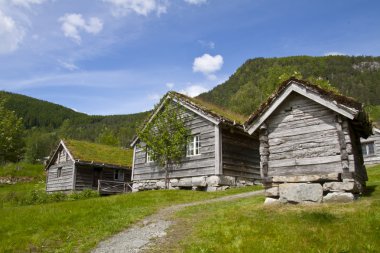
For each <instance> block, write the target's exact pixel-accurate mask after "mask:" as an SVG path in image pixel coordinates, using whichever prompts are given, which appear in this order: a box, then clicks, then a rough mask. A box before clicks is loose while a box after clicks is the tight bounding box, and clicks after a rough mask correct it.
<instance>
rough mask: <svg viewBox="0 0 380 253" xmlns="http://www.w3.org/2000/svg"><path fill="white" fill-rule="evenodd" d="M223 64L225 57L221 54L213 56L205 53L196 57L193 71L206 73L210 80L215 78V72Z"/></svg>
mask: <svg viewBox="0 0 380 253" xmlns="http://www.w3.org/2000/svg"><path fill="white" fill-rule="evenodd" d="M222 66H223V57H222V56H221V55H215V56H211V55H209V54H204V55H202V56H200V57H197V58H195V59H194V62H193V71H194V72H201V73H203V74H204V75H206V76H207V77H208V78H209V79H210V80H215V79H216V76H215V75H214V73H215V72H216V71H218V70H220V69H221V68H222Z"/></svg>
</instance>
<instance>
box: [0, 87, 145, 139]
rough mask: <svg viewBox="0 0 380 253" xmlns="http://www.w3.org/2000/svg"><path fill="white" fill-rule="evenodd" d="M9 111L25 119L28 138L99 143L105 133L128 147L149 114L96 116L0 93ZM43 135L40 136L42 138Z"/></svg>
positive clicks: (17, 95) (3, 92)
mask: <svg viewBox="0 0 380 253" xmlns="http://www.w3.org/2000/svg"><path fill="white" fill-rule="evenodd" d="M0 98H5V99H6V107H7V108H8V109H10V110H12V111H15V112H16V114H17V115H18V116H19V117H22V118H23V122H24V126H25V128H26V129H27V130H28V135H29V136H30V135H31V133H34V132H35V131H38V132H39V133H41V132H42V133H58V137H61V138H62V137H65V138H73V139H81V140H88V141H95V140H96V139H97V137H98V136H99V135H100V134H101V133H102V132H104V131H107V132H108V133H110V134H112V135H113V136H115V137H116V139H117V140H118V142H119V144H120V145H122V146H128V145H129V142H130V140H131V139H132V137H133V136H134V134H135V128H136V127H137V126H139V125H140V124H141V122H142V121H143V120H144V119H145V117H146V116H147V114H148V112H142V113H136V114H130V115H109V116H93V115H87V114H84V113H79V112H76V111H74V110H72V109H69V108H67V107H64V106H61V105H57V104H54V103H50V102H47V101H43V100H39V99H35V98H32V97H28V96H24V95H20V94H15V93H10V92H5V91H0ZM39 135H40V134H39Z"/></svg>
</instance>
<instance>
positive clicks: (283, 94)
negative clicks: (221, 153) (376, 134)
mask: <svg viewBox="0 0 380 253" xmlns="http://www.w3.org/2000/svg"><path fill="white" fill-rule="evenodd" d="M293 92H295V93H298V94H300V95H303V96H305V97H307V98H309V99H311V100H313V101H315V102H316V103H319V104H321V105H323V106H325V107H327V108H329V109H331V110H333V111H335V112H337V113H339V114H341V115H343V116H344V117H346V118H348V119H350V120H354V119H357V118H359V116H360V117H363V115H362V106H361V104H360V103H358V102H357V101H355V100H353V99H351V98H348V97H345V96H341V95H337V94H333V93H332V92H329V91H325V90H323V89H322V88H320V87H318V86H316V85H313V84H310V83H308V82H305V81H302V80H298V79H295V78H291V79H289V80H288V81H286V82H285V83H283V84H282V85H280V87H279V89H278V90H277V92H276V93H274V94H273V95H272V96H271V97H269V98H268V100H267V101H266V102H264V103H263V104H262V105H261V106H260V108H259V109H258V110H257V111H256V112H255V113H253V114H252V115H251V116H250V117H249V119H248V120H247V121H246V122H245V123H244V127H245V129H246V131H247V132H248V133H249V134H252V133H254V132H255V131H256V130H257V129H258V128H259V127H260V126H261V125H262V124H263V123H264V122H265V120H266V119H267V118H268V117H269V116H270V115H271V114H272V113H273V112H274V110H276V109H277V108H278V106H280V104H282V102H284V101H285V99H286V98H287V97H288V96H289V95H290V94H292V93H293ZM363 121H365V119H364V120H363ZM364 132H368V131H367V130H365V131H364ZM362 135H363V136H366V135H367V134H366V133H363V134H362Z"/></svg>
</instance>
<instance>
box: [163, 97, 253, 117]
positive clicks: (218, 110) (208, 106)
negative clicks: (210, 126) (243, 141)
mask: <svg viewBox="0 0 380 253" xmlns="http://www.w3.org/2000/svg"><path fill="white" fill-rule="evenodd" d="M168 95H169V96H170V95H171V96H172V97H175V98H177V99H180V100H182V101H185V102H187V103H190V104H193V105H195V106H196V107H198V108H199V109H201V110H202V111H204V112H205V113H207V114H210V115H211V116H213V117H216V118H218V119H220V120H223V121H227V122H229V123H237V124H243V123H244V121H245V120H246V119H247V117H246V116H244V115H241V114H239V113H236V112H233V111H230V110H228V109H226V108H223V107H220V106H217V105H215V104H212V103H209V102H206V101H204V100H202V99H200V98H192V97H188V96H186V95H183V94H181V93H178V92H175V91H170V92H169V93H168Z"/></svg>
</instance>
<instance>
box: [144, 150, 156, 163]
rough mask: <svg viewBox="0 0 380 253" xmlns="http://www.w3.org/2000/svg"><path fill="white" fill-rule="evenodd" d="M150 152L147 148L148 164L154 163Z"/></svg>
mask: <svg viewBox="0 0 380 253" xmlns="http://www.w3.org/2000/svg"><path fill="white" fill-rule="evenodd" d="M149 152H150V148H147V149H146V162H147V163H151V162H154V161H153V158H152V156H151V155H149Z"/></svg>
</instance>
